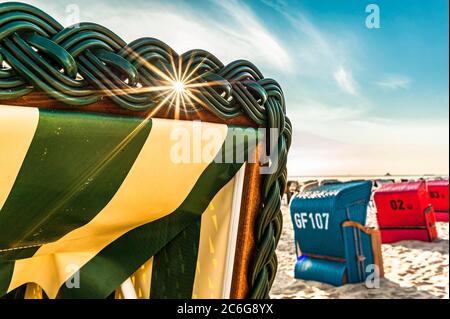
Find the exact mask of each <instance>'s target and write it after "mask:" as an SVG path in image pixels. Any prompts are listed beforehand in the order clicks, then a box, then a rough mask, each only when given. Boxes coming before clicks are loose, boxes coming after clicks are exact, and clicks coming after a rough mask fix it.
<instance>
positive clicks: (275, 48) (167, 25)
mask: <svg viewBox="0 0 450 319" xmlns="http://www.w3.org/2000/svg"><path fill="white" fill-rule="evenodd" d="M25 1H27V2H28V3H31V4H33V5H36V6H37V7H39V8H42V9H44V10H45V11H47V12H49V13H50V14H52V15H53V16H54V18H56V19H57V20H58V21H60V22H61V23H64V21H65V20H66V19H65V15H66V12H65V8H66V5H67V4H69V3H72V2H74V3H77V4H79V7H80V15H81V20H83V21H92V22H95V23H98V24H102V25H104V26H106V27H107V28H109V29H111V30H112V31H113V32H116V33H117V34H118V35H119V36H121V37H122V38H123V39H124V40H125V41H127V42H130V41H133V40H135V39H137V38H141V37H154V38H158V39H160V40H162V41H164V42H166V43H167V44H168V45H169V46H171V47H172V48H173V49H174V50H176V51H177V52H178V53H183V52H185V51H188V50H192V49H204V50H207V51H209V52H211V53H212V54H214V55H216V56H217V57H218V58H219V59H220V60H222V61H223V62H224V63H225V64H227V63H229V62H232V61H234V60H238V59H246V60H249V61H252V62H253V63H254V64H255V65H256V66H258V67H261V68H262V69H270V71H273V70H277V71H281V72H284V73H288V72H294V71H295V70H294V68H292V59H291V57H290V56H289V54H288V51H287V50H286V49H285V48H284V47H283V46H282V44H281V42H280V41H279V39H278V38H277V36H276V35H274V34H272V32H270V30H268V29H267V28H266V27H265V25H264V23H263V21H260V20H259V19H258V17H257V16H256V15H255V14H254V12H253V11H252V10H251V9H250V8H249V7H248V6H247V5H245V4H244V3H241V2H239V3H238V2H237V1H234V0H233V1H219V0H217V1H214V2H210V3H208V5H207V6H205V7H204V9H203V10H199V9H198V8H196V7H194V6H192V5H189V3H172V2H165V1H164V2H163V1H161V2H159V1H155V2H151V3H149V2H145V3H140V7H139V10H136V8H135V7H132V6H128V5H125V4H120V3H118V4H117V5H109V4H108V3H107V2H93V1H87V0H62V1H60V2H57V3H56V2H43V1H36V0H25ZM208 10H216V11H219V12H221V14H220V16H219V18H218V17H217V14H211V12H209V11H208Z"/></svg>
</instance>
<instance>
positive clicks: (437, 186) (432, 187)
mask: <svg viewBox="0 0 450 319" xmlns="http://www.w3.org/2000/svg"><path fill="white" fill-rule="evenodd" d="M427 186H428V199H429V202H430V204H431V205H433V208H434V212H435V214H436V220H437V221H440V222H448V179H447V180H433V181H428V182H427Z"/></svg>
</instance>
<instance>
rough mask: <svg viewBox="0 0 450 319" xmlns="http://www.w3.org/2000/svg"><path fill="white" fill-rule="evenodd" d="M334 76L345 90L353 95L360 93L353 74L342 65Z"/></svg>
mask: <svg viewBox="0 0 450 319" xmlns="http://www.w3.org/2000/svg"><path fill="white" fill-rule="evenodd" d="M334 78H335V80H336V82H337V84H338V85H339V86H340V87H341V89H343V90H344V91H345V92H347V93H349V94H351V95H358V93H357V89H356V82H355V80H354V79H353V77H352V74H351V73H350V72H349V71H347V70H345V69H344V68H343V67H342V66H341V67H339V69H338V70H337V71H336V72H335V73H334Z"/></svg>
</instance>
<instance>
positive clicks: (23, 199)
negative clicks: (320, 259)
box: [0, 2, 292, 298]
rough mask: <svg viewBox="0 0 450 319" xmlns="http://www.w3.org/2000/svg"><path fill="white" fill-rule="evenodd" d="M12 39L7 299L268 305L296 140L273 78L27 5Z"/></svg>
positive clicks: (2, 233) (3, 160) (7, 83)
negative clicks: (63, 20) (255, 301)
mask: <svg viewBox="0 0 450 319" xmlns="http://www.w3.org/2000/svg"><path fill="white" fill-rule="evenodd" d="M124 23H125V21H124ZM0 31H1V32H0V101H1V103H0V210H1V214H0V297H2V296H7V297H11V296H13V297H27V298H34V297H40V296H42V297H49V298H107V297H111V298H113V297H117V298H149V297H150V298H267V297H268V296H269V291H270V288H271V285H272V283H273V280H274V278H275V274H276V268H277V258H276V255H275V248H276V246H277V243H278V240H279V238H280V234H281V228H282V214H281V210H280V201H281V195H282V194H283V192H284V190H285V184H286V178H287V171H286V161H287V154H288V150H289V147H290V143H291V132H292V127H291V123H290V121H289V119H288V118H287V117H286V108H285V100H284V96H283V91H282V89H281V87H280V86H279V84H278V83H277V82H276V81H275V80H273V79H270V78H264V76H263V75H262V73H261V72H260V71H259V70H258V69H257V68H256V67H255V66H254V65H253V64H252V63H250V62H248V61H244V60H239V61H235V62H231V63H230V64H228V65H224V64H223V63H222V62H221V61H220V60H218V59H217V58H216V57H215V56H213V55H212V54H210V53H208V52H206V51H203V50H191V51H189V52H186V53H184V54H177V53H176V52H175V51H174V50H173V49H172V48H170V47H169V46H168V45H167V44H165V43H163V42H162V41H159V40H157V39H154V38H149V37H146V38H141V39H137V40H135V41H133V42H131V43H126V42H125V41H124V40H122V39H121V38H120V37H119V36H118V35H116V34H115V33H113V32H112V31H111V30H109V29H107V28H106V27H103V26H101V25H97V24H94V23H80V24H79V25H77V26H73V27H71V26H67V27H64V26H62V25H61V24H60V23H59V22H57V21H56V20H55V19H53V18H52V17H50V16H49V15H48V14H46V13H45V12H43V11H41V10H39V9H38V8H35V7H33V6H30V5H27V4H23V3H17V2H2V3H1V4H0ZM274 58H276V57H274ZM269 127H270V128H271V132H273V131H277V132H278V134H275V133H273V134H272V133H270V134H267V132H266V131H265V130H264V128H269ZM272 129H273V131H272ZM177 142H179V143H177ZM186 147H187V149H186ZM269 151H270V152H269ZM256 153H257V154H259V155H260V156H258V157H255V154H256ZM266 153H267V154H266ZM230 154H231V159H230V157H227V156H229V155H230ZM234 155H235V156H234ZM264 155H267V156H264ZM174 181H176V190H175V191H174V189H173V188H174V186H173V185H174V184H173V183H174ZM17 293H18V294H17Z"/></svg>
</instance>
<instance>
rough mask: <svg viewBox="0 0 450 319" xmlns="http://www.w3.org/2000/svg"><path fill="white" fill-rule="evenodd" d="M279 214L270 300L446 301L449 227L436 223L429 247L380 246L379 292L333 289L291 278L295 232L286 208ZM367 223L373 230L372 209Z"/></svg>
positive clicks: (412, 243) (350, 287)
mask: <svg viewBox="0 0 450 319" xmlns="http://www.w3.org/2000/svg"><path fill="white" fill-rule="evenodd" d="M282 211H283V217H284V219H283V222H284V224H283V233H282V235H281V239H280V242H279V244H278V248H277V256H278V272H277V276H276V278H275V282H274V284H273V287H272V290H271V293H270V295H271V298H289V299H294V298H296V299H298V298H300V299H303V298H345V299H347V298H389V299H393V298H395V299H399V298H400V299H405V298H421V299H424V298H449V292H448V288H449V276H448V264H449V258H448V250H449V242H448V228H449V225H448V223H437V228H438V235H439V238H438V239H437V240H436V241H434V242H432V243H428V242H419V241H403V242H398V243H395V244H383V245H382V251H383V260H384V270H385V278H381V280H380V287H379V288H373V289H368V288H366V286H365V285H364V284H363V283H362V284H348V285H345V286H342V287H334V286H331V285H328V284H323V283H319V282H314V281H305V280H299V279H295V278H294V264H295V250H294V231H293V227H292V222H291V217H290V215H289V208H288V207H287V206H283V207H282ZM367 223H368V225H369V226H376V217H375V211H374V210H373V209H369V214H368V222H367Z"/></svg>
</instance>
